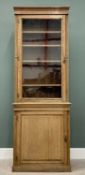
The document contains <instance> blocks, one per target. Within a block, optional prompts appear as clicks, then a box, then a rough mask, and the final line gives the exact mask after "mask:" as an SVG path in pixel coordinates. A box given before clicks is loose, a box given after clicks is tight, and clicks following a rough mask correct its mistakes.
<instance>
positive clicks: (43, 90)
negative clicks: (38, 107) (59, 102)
mask: <svg viewBox="0 0 85 175" xmlns="http://www.w3.org/2000/svg"><path fill="white" fill-rule="evenodd" d="M23 97H25V98H27V97H32V98H35V97H37V98H39V97H40V98H42V97H48V98H50V97H51V98H56V97H57V98H60V97H61V87H51V86H47V87H46V86H41V87H23Z"/></svg>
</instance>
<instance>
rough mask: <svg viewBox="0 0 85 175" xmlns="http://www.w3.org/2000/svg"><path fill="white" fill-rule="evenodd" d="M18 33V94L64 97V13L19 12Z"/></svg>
mask: <svg viewBox="0 0 85 175" xmlns="http://www.w3.org/2000/svg"><path fill="white" fill-rule="evenodd" d="M18 35H19V40H18V54H19V63H18V66H19V69H18V98H19V99H21V98H22V99H23V100H25V99H28V98H49V99H50V98H51V99H52V98H56V99H62V98H63V99H64V98H65V95H66V94H65V93H66V91H65V83H66V82H65V73H66V69H65V60H64V58H65V17H64V15H63V16H62V15H53V16H47V15H37V16H36V15H35V16H32V15H29V16H22V17H20V19H19V34H18ZM20 72H21V73H20ZM20 76H21V77H20Z"/></svg>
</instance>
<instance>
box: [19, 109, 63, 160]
mask: <svg viewBox="0 0 85 175" xmlns="http://www.w3.org/2000/svg"><path fill="white" fill-rule="evenodd" d="M65 121H66V120H65V119H64V113H61V112H60V113H59V112H56V113H55V112H53V114H52V111H51V113H50V112H46V114H45V112H42V111H41V112H35V113H34V112H21V113H20V115H19V120H18V125H17V127H18V128H20V133H21V134H20V137H18V135H17V138H18V139H19V149H20V150H19V152H20V157H21V158H20V159H21V161H24V162H25V161H26V162H27V161H32V160H37V161H41V160H42V161H44V160H45V161H49V160H52V161H53V160H56V161H59V162H60V161H62V162H64V158H65V157H64V152H65V151H66V150H65V149H66V147H65V142H64V131H65V132H66V129H65V128H64V126H65V127H66V125H64V124H65ZM16 134H17V133H16Z"/></svg>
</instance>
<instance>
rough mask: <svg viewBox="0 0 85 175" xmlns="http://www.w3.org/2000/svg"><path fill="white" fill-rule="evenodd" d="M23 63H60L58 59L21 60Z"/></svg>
mask: <svg viewBox="0 0 85 175" xmlns="http://www.w3.org/2000/svg"><path fill="white" fill-rule="evenodd" d="M23 63H61V61H60V60H40V61H37V60H23Z"/></svg>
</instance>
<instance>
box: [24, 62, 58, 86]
mask: <svg viewBox="0 0 85 175" xmlns="http://www.w3.org/2000/svg"><path fill="white" fill-rule="evenodd" d="M40 64H41V65H40V66H38V64H37V63H35V64H34V63H29V64H26V63H25V64H24V65H23V84H27V85H31V84H35V85H36V84H54V85H57V84H59V85H60V84H61V67H60V66H59V65H57V64H55V65H54V64H53V63H50V64H49V65H48V63H40Z"/></svg>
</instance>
